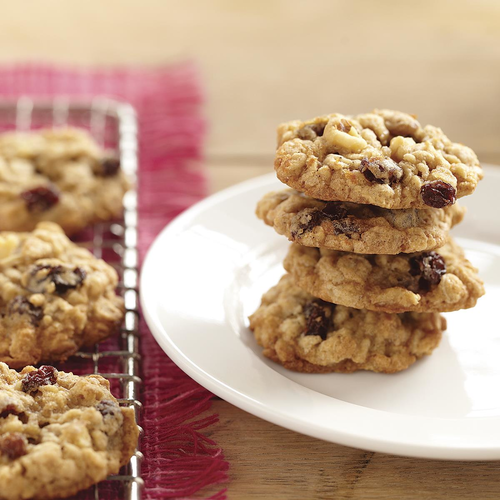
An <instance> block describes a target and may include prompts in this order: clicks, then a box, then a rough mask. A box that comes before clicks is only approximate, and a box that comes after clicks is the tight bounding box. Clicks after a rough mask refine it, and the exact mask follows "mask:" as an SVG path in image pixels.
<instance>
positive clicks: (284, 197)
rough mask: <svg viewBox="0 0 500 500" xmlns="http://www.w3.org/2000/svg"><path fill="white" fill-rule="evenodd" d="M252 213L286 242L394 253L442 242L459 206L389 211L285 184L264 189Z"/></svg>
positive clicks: (457, 216) (431, 247) (459, 217)
mask: <svg viewBox="0 0 500 500" xmlns="http://www.w3.org/2000/svg"><path fill="white" fill-rule="evenodd" d="M256 214H257V217H259V219H262V220H263V221H264V222H265V223H266V224H267V225H269V226H272V227H274V229H275V231H276V232H277V233H279V234H283V235H285V236H286V237H287V238H288V239H289V240H290V241H294V242H296V243H300V244H301V245H304V246H308V247H318V248H329V249H332V250H340V251H343V252H355V253H369V254H371V253H373V254H398V253H401V252H405V253H411V252H422V251H428V250H434V249H436V248H439V247H440V246H443V245H444V244H445V243H446V240H447V238H448V231H449V230H450V228H451V227H452V226H454V225H455V224H458V223H459V222H460V221H461V220H462V219H463V216H464V214H465V208H463V207H461V206H459V205H452V206H450V207H447V208H445V209H437V208H428V209H422V210H419V209H414V208H410V209H406V210H389V209H386V208H380V207H375V206H373V205H359V204H357V203H348V202H328V203H327V202H324V201H320V200H315V199H314V198H310V197H308V196H306V195H303V194H302V193H299V192H297V191H294V190H291V189H286V190H283V191H278V192H274V193H268V194H266V195H265V196H264V197H263V198H262V199H261V200H260V201H259V203H258V205H257V210H256Z"/></svg>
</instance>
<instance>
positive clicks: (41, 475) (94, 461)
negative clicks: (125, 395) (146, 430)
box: [0, 363, 139, 500]
mask: <svg viewBox="0 0 500 500" xmlns="http://www.w3.org/2000/svg"><path fill="white" fill-rule="evenodd" d="M138 435H139V432H138V427H137V425H136V423H135V417H134V410H133V409H132V408H120V406H119V405H118V402H117V401H116V399H115V398H114V397H113V396H112V394H111V392H110V391H109V382H108V381H107V380H106V379H104V378H102V377H101V376H99V375H89V376H88V377H78V376H76V375H73V374H72V373H64V372H58V371H57V370H56V369H55V368H53V367H52V366H41V367H40V368H39V369H38V370H37V369H36V368H34V367H32V366H28V367H26V368H24V369H23V371H22V372H21V373H17V372H16V371H14V370H9V368H8V366H7V365H5V364H4V363H0V491H1V497H2V498H5V499H7V500H21V499H42V498H43V499H50V498H61V497H64V498H66V497H68V496H70V495H74V494H75V493H77V492H78V491H81V490H83V489H85V488H88V487H89V486H92V485H93V484H96V483H98V482H99V481H102V480H103V479H105V478H106V477H107V476H108V475H109V474H116V473H118V471H119V469H120V467H121V466H123V465H125V464H126V463H127V462H128V461H129V459H130V457H131V456H132V454H133V453H134V450H135V448H136V446H137V438H138Z"/></svg>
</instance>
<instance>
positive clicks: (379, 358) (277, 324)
mask: <svg viewBox="0 0 500 500" xmlns="http://www.w3.org/2000/svg"><path fill="white" fill-rule="evenodd" d="M250 329H251V330H253V332H254V335H255V338H256V340H257V342H258V344H259V345H260V346H262V347H263V348H264V355H265V356H267V357H268V358H270V359H272V360H273V361H276V362H277V363H280V364H282V365H283V366H284V367H285V368H288V369H290V370H295V371H299V372H309V373H327V372H344V373H350V372H354V371H356V370H371V371H375V372H382V373H394V372H398V371H401V370H404V369H406V368H408V367H409V366H410V365H412V364H413V363H414V362H415V361H416V360H417V359H419V358H421V357H422V356H424V355H426V354H431V353H432V351H433V350H434V349H435V348H436V347H437V346H438V344H439V341H440V339H441V334H442V332H443V331H444V330H445V329H446V320H445V319H444V318H443V317H442V316H440V315H439V314H438V313H414V312H408V313H402V314H388V313H382V312H373V311H367V310H364V309H361V310H359V309H352V308H350V307H345V306H340V305H335V304H330V303H328V302H324V301H322V300H319V299H316V298H315V297H313V296H312V295H310V294H309V293H307V292H305V291H303V290H302V289H301V288H299V287H298V286H296V285H295V284H294V278H293V277H292V276H291V275H285V276H284V277H283V278H281V280H280V282H279V283H278V285H277V286H275V287H273V288H271V290H269V291H268V292H267V293H266V294H264V296H263V298H262V303H261V305H260V307H259V308H258V309H257V311H256V312H255V313H254V314H253V315H252V316H250Z"/></svg>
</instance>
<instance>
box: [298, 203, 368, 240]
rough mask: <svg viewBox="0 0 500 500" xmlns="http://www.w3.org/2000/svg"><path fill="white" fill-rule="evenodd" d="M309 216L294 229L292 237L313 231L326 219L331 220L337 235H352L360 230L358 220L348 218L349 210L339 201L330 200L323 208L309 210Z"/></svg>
mask: <svg viewBox="0 0 500 500" xmlns="http://www.w3.org/2000/svg"><path fill="white" fill-rule="evenodd" d="M308 216H309V217H308V219H307V220H306V221H305V222H302V223H301V224H300V225H299V227H298V229H297V230H295V231H292V238H294V239H295V238H296V237H297V235H302V234H303V233H306V232H307V231H311V230H312V229H313V228H315V227H316V226H319V225H321V223H322V222H323V221H325V220H329V221H330V222H331V223H332V225H333V230H334V233H335V235H336V236H338V235H339V234H345V235H350V234H353V233H359V232H360V229H359V226H358V225H357V224H356V222H354V221H352V220H350V219H348V218H347V216H348V211H347V210H346V209H345V208H344V207H343V206H342V205H341V204H340V203H338V202H328V203H327V204H326V205H325V206H324V207H323V208H322V209H321V210H317V209H315V210H313V211H311V212H309V214H308Z"/></svg>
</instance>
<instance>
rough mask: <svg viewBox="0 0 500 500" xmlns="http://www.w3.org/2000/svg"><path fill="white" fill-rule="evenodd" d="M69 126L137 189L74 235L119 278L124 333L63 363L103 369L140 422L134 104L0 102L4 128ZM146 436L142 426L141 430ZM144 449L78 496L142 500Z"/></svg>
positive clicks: (82, 370)
mask: <svg viewBox="0 0 500 500" xmlns="http://www.w3.org/2000/svg"><path fill="white" fill-rule="evenodd" d="M65 125H70V126H75V127H79V128H83V129H86V130H87V131H89V132H90V133H91V135H92V136H93V137H94V138H95V139H96V140H97V142H98V143H99V144H100V145H101V146H102V147H104V148H105V149H107V150H112V151H114V152H115V154H118V155H119V157H120V164H121V168H122V169H123V171H124V172H125V173H126V174H127V175H128V177H129V179H130V180H131V183H132V188H131V189H130V190H129V191H128V193H126V195H125V197H124V200H123V208H124V210H123V217H122V218H121V219H120V220H116V221H112V222H107V223H101V224H97V225H95V226H94V227H93V228H90V229H88V230H85V231H84V232H83V233H82V234H80V235H78V236H77V237H76V238H75V241H76V242H77V243H78V244H80V245H83V246H85V247H87V248H89V250H91V251H92V253H93V254H94V255H95V256H96V257H98V258H102V259H104V260H106V261H107V262H108V263H109V264H110V265H112V266H113V267H114V268H115V269H116V270H117V272H118V275H119V277H120V282H119V288H118V291H119V293H121V295H122V296H123V298H124V302H125V310H126V312H125V318H124V321H123V325H122V328H121V332H120V335H119V336H118V337H117V338H113V339H109V340H107V341H105V342H103V343H102V344H100V345H96V346H95V347H94V348H92V349H90V350H87V351H82V352H78V353H77V354H76V355H75V356H73V357H72V358H70V360H68V361H67V362H66V363H64V365H61V366H58V367H59V368H61V369H62V370H65V371H73V372H74V373H78V374H79V375H85V374H90V373H98V374H100V375H102V376H103V377H105V378H107V379H108V380H109V381H110V385H111V390H112V392H113V394H114V395H115V397H117V399H118V401H119V402H120V404H121V405H122V406H129V407H132V408H134V410H135V415H136V420H137V422H139V423H140V418H141V409H142V404H141V402H140V386H141V378H140V360H141V358H140V354H139V311H138V307H139V297H138V278H139V271H138V262H139V257H138V251H137V219H138V217H137V191H136V186H137V165H138V159H137V150H138V148H137V120H136V116H135V111H134V109H133V108H132V106H130V105H128V104H124V103H119V102H116V101H113V100H110V99H107V98H95V99H93V100H92V101H90V102H74V101H70V100H67V99H63V98H58V99H54V100H51V101H35V100H32V99H30V98H26V97H21V98H20V99H18V100H17V101H16V102H0V131H8V130H19V131H27V130H33V129H39V128H47V127H62V126H65ZM141 434H142V429H141ZM142 459H143V455H142V453H141V452H140V451H139V449H137V450H136V452H135V453H134V455H133V456H132V458H131V459H130V462H129V463H128V465H127V466H125V467H124V468H123V470H122V471H120V474H119V475H115V476H110V477H109V478H108V479H107V480H106V481H103V482H102V483H100V484H99V485H97V486H95V487H94V488H93V490H89V491H87V492H85V493H83V494H81V495H79V496H78V498H79V499H80V498H93V499H94V500H99V499H104V498H113V499H114V498H124V499H126V500H140V499H141V494H142V490H143V486H144V482H143V480H142V478H141V462H142Z"/></svg>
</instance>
